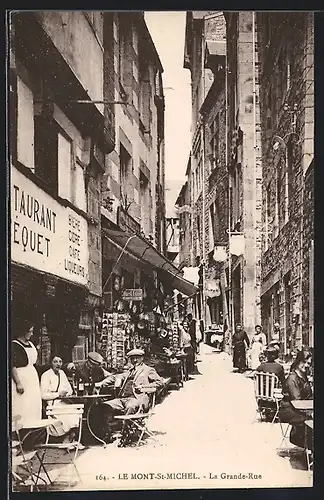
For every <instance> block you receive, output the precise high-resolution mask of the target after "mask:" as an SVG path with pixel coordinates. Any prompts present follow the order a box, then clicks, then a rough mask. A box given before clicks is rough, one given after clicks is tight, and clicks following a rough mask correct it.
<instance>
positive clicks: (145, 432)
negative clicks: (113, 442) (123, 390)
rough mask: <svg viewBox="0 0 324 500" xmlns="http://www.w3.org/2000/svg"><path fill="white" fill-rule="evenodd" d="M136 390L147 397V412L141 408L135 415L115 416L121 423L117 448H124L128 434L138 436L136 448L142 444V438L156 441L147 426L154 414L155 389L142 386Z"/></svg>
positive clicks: (127, 440)
mask: <svg viewBox="0 0 324 500" xmlns="http://www.w3.org/2000/svg"><path fill="white" fill-rule="evenodd" d="M138 389H140V391H141V393H145V394H147V395H149V398H150V406H149V409H148V410H147V411H144V410H143V407H140V408H139V409H138V411H137V412H136V413H133V414H128V415H116V416H115V419H117V420H121V421H122V422H123V430H122V435H121V437H120V441H119V446H125V445H126V444H127V443H128V442H129V439H128V437H129V435H130V434H136V435H137V436H138V438H137V442H136V446H137V447H138V446H139V445H140V444H141V443H142V442H144V436H148V437H150V438H152V439H154V440H155V441H156V438H155V436H154V434H153V433H152V432H151V431H150V430H149V428H148V425H147V424H148V420H149V418H150V417H151V416H152V415H153V414H154V407H155V395H156V388H155V387H150V386H142V387H140V388H138ZM135 396H136V394H135Z"/></svg>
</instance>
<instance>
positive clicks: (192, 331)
mask: <svg viewBox="0 0 324 500" xmlns="http://www.w3.org/2000/svg"><path fill="white" fill-rule="evenodd" d="M187 322H188V331H189V335H190V338H191V347H192V350H193V367H192V371H191V372H190V373H191V374H193V375H194V374H198V373H199V372H198V370H197V366H196V361H197V336H196V331H197V320H196V319H195V318H194V317H193V316H192V314H191V313H189V314H187Z"/></svg>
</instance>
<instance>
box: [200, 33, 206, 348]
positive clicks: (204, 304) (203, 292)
mask: <svg viewBox="0 0 324 500" xmlns="http://www.w3.org/2000/svg"><path fill="white" fill-rule="evenodd" d="M204 30H205V24H204V27H203V32H202V51H201V71H202V85H203V92H202V97H203V98H202V102H204V101H205V31H204ZM201 147H202V212H203V217H202V240H203V241H202V257H203V289H202V316H203V322H204V329H205V331H206V328H207V325H206V319H207V315H206V241H205V240H206V186H205V180H206V176H205V121H204V119H202V121H201ZM204 341H206V338H205V339H204Z"/></svg>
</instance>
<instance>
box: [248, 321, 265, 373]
mask: <svg viewBox="0 0 324 500" xmlns="http://www.w3.org/2000/svg"><path fill="white" fill-rule="evenodd" d="M266 344H267V338H266V336H265V334H264V333H263V332H262V328H261V326H260V325H257V326H256V327H255V334H254V336H253V338H252V342H251V349H250V368H251V370H256V369H257V368H258V366H259V365H260V354H261V352H263V351H264V350H265V348H266Z"/></svg>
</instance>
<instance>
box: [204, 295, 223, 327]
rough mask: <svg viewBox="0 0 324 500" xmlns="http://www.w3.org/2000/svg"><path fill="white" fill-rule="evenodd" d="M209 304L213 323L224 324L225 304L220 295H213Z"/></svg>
mask: <svg viewBox="0 0 324 500" xmlns="http://www.w3.org/2000/svg"><path fill="white" fill-rule="evenodd" d="M208 306H209V312H210V319H211V322H212V324H215V325H222V324H223V306H222V300H221V298H220V297H213V298H209V299H208Z"/></svg>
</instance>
